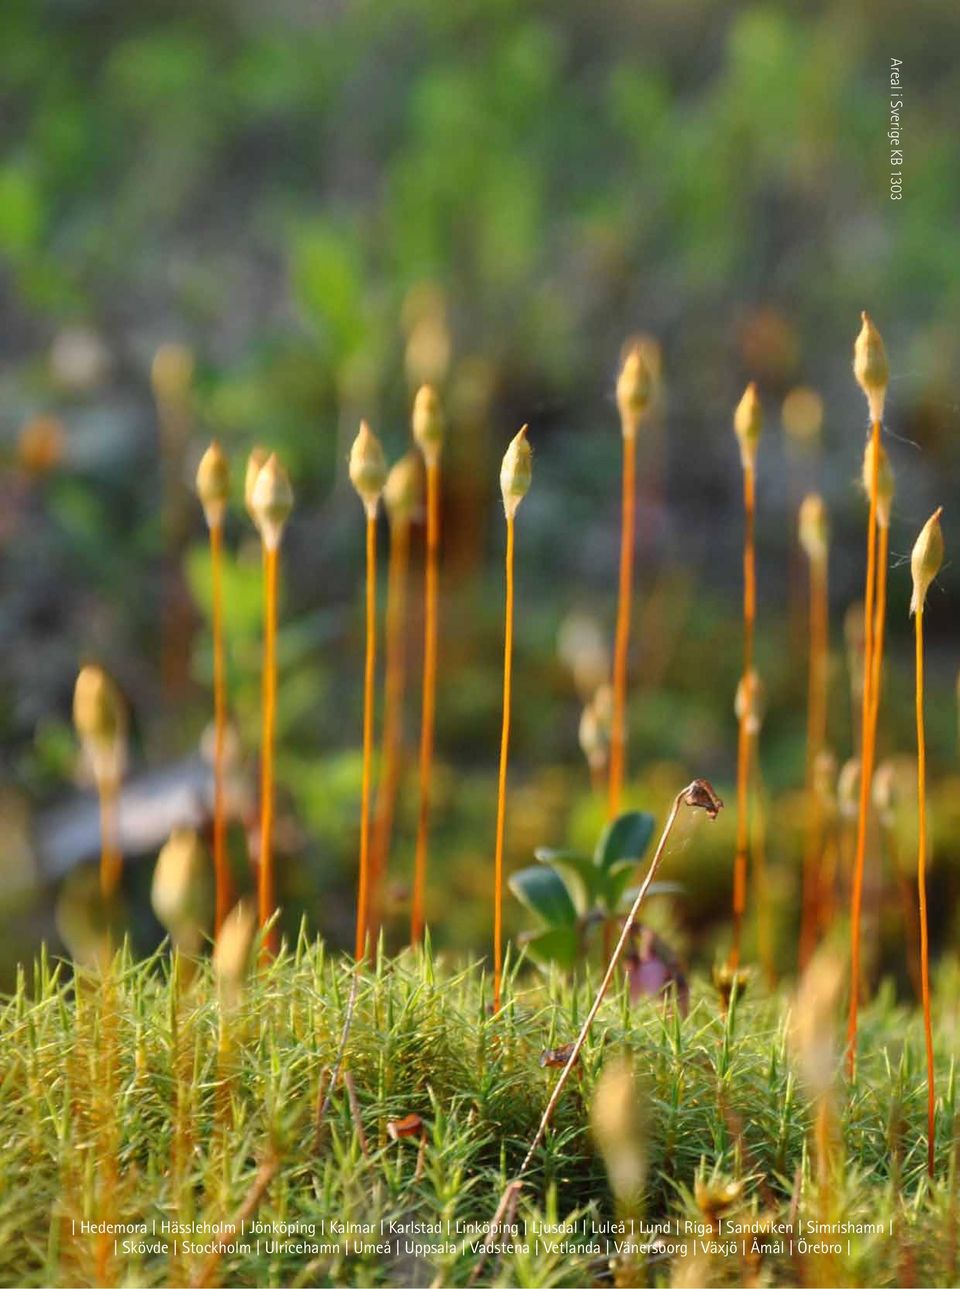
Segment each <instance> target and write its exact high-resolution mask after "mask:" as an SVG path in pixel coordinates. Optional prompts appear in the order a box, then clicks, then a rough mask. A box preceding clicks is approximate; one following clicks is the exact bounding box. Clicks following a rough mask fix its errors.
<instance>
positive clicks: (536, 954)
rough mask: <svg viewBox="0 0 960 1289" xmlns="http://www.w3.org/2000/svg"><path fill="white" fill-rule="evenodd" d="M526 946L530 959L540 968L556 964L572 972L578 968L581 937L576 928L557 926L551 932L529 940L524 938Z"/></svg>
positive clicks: (541, 933)
mask: <svg viewBox="0 0 960 1289" xmlns="http://www.w3.org/2000/svg"><path fill="white" fill-rule="evenodd" d="M524 945H525V946H526V949H527V952H528V953H529V954H530V957H531V958H533V960H534V962H536V963H538V964H539V965H540V966H543V967H546V966H549V965H550V963H551V962H555V963H556V964H557V965H558V966H560V967H563V969H564V970H565V971H570V970H572V969H573V967H574V966H576V962H577V957H578V955H579V935H578V933H577V929H576V927H572V926H557V927H551V928H550V930H549V931H540V932H537V933H536V934H534V935H531V936H530V937H529V938H527V937H524Z"/></svg>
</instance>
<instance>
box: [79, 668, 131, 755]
mask: <svg viewBox="0 0 960 1289" xmlns="http://www.w3.org/2000/svg"><path fill="white" fill-rule="evenodd" d="M73 724H74V727H75V729H76V731H77V734H78V735H79V736H80V738H81V739H83V740H84V741H89V742H90V743H92V744H94V745H96V746H97V747H100V748H109V747H112V746H113V745H114V744H116V743H117V742H118V741H119V740H120V739H122V737H123V734H124V730H125V726H126V717H125V713H124V707H123V699H122V698H121V697H120V691H119V690H118V689H117V687H116V685H115V684H114V683H113V681H112V680H111V679H110V677H109V676H108V675H107V673H106V672H105V671H104V670H103V668H102V667H97V666H95V665H93V664H88V665H87V666H86V667H83V668H81V670H80V673H79V675H78V676H77V682H76V685H75V686H74V690H73Z"/></svg>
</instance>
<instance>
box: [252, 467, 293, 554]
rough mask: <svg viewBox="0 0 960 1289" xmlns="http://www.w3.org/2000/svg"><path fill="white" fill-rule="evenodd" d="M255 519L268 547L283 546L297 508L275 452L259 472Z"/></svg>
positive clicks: (287, 477)
mask: <svg viewBox="0 0 960 1289" xmlns="http://www.w3.org/2000/svg"><path fill="white" fill-rule="evenodd" d="M250 508H251V510H252V512H253V517H254V522H255V523H256V525H257V527H258V528H259V529H260V536H261V537H262V538H263V544H264V545H265V546H266V547H267V549H268V550H275V549H276V548H277V547H278V546H279V545H280V539H281V538H282V537H283V529H284V525H285V524H286V522H287V520H288V519H289V518H290V511H291V510H292V509H293V489H292V488H291V486H290V479H289V476H288V475H287V472H286V470H284V468H283V466H282V465H281V464H280V462H279V460H278V459H277V454H276V453H275V452H272V453H271V454H270V456H268V457H267V459H266V461H265V462H264V464H263V466H262V467H261V469H260V471H259V472H258V474H257V477H256V480H255V481H254V485H253V492H252V494H251V497H250Z"/></svg>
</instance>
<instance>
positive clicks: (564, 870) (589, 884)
mask: <svg viewBox="0 0 960 1289" xmlns="http://www.w3.org/2000/svg"><path fill="white" fill-rule="evenodd" d="M534 853H535V855H536V857H537V859H538V860H539V861H540V863H541V864H547V865H548V866H549V867H550V868H552V869H553V870H554V872H556V873H559V875H560V878H561V880H562V881H563V884H564V886H566V888H567V890H568V891H569V892H570V898H571V899H572V900H573V904H574V907H575V908H576V910H577V912H578V913H579V914H580V916H581V917H583V916H584V915H585V914H587V913H588V912H589V911H590V909H591V908H592V907H593V905H594V902H595V901H596V900H597V899H598V898H599V897H600V896H601V894H602V889H601V888H602V884H603V882H602V878H603V874H602V873H601V872H600V870H599V869H598V868H597V866H596V864H595V863H594V862H593V860H592V859H591V858H590V856H589V855H581V854H579V853H578V852H577V851H575V850H551V849H549V848H548V847H545V846H541V847H539V848H538V849H537V850H536V851H535V852H534Z"/></svg>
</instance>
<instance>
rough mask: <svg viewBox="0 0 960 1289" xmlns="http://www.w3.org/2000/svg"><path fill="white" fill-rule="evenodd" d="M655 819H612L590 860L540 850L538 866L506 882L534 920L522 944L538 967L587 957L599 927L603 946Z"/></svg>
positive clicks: (668, 888) (656, 887)
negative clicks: (591, 941)
mask: <svg viewBox="0 0 960 1289" xmlns="http://www.w3.org/2000/svg"><path fill="white" fill-rule="evenodd" d="M653 829H654V818H653V815H651V814H649V813H647V812H646V811H643V810H628V811H627V812H626V813H624V814H622V815H618V816H617V818H616V819H614V820H611V822H610V823H608V824H607V826H606V827H605V828H604V830H603V832H602V833H601V834H600V838H599V840H598V841H597V844H596V846H595V847H594V851H593V854H592V855H588V854H585V853H583V852H582V851H578V850H569V849H553V848H551V847H549V846H540V847H538V848H537V850H536V851H535V852H534V855H535V857H536V859H537V863H536V864H531V866H530V867H529V868H521V869H520V871H519V872H517V873H514V874H513V875H512V877H511V878H510V889H511V890H512V891H513V893H514V895H515V896H516V897H517V899H518V900H519V901H520V902H521V904H523V905H525V906H526V907H527V908H528V909H529V910H530V912H531V913H532V914H533V915H534V917H535V918H536V919H537V922H538V926H537V927H536V928H535V929H533V930H531V931H527V932H525V933H524V934H523V935H522V936H521V941H522V943H524V944H525V945H526V946H527V949H528V950H529V953H530V956H531V958H533V960H534V961H535V962H537V963H539V964H540V965H542V966H546V965H547V964H548V963H551V962H554V963H557V964H558V965H559V966H561V967H566V968H568V969H569V968H572V967H574V966H575V965H576V964H577V962H579V961H581V960H582V959H583V958H584V957H585V956H586V954H587V951H588V949H589V945H590V937H591V933H592V932H593V931H594V929H595V928H600V929H601V930H602V933H603V939H604V942H606V941H607V940H608V939H609V937H610V934H611V932H612V930H613V928H614V926H615V925H616V923H617V919H618V917H620V916H621V914H623V913H625V912H626V911H627V909H628V908H629V907H630V903H631V900H632V892H631V889H630V883H631V879H632V878H633V877H634V875H635V874H636V872H637V865H638V864H639V863H640V861H641V859H642V858H643V856H644V853H645V851H646V849H647V847H648V846H649V844H650V838H651V837H652V836H653ZM679 889H680V888H679V887H678V886H677V884H676V883H675V882H654V883H653V884H652V885H651V887H650V893H651V894H653V895H656V894H661V895H663V894H667V893H670V892H676V891H678V890H679Z"/></svg>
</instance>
